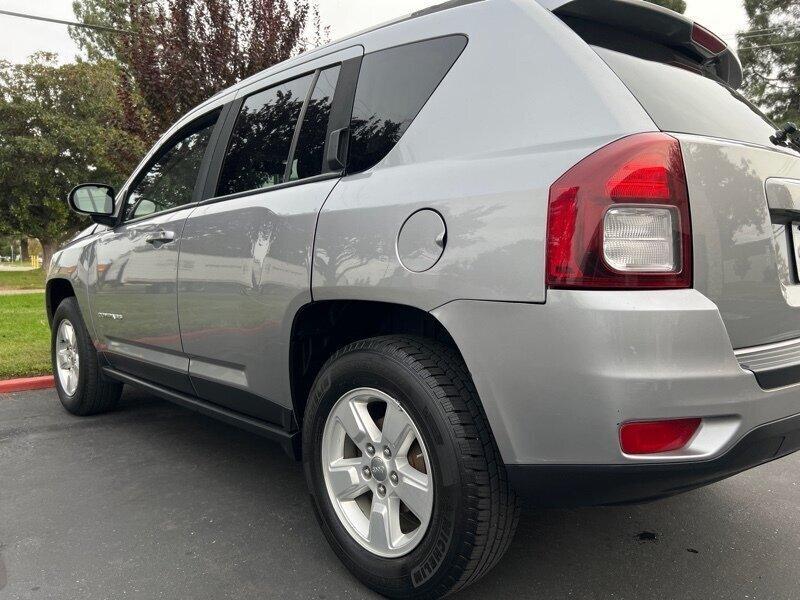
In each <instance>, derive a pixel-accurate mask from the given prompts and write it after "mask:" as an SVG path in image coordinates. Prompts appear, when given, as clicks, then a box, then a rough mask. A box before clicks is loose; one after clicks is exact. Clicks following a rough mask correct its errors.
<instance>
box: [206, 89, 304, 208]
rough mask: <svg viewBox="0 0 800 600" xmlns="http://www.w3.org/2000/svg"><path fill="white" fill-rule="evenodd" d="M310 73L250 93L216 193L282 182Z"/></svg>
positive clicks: (235, 127) (232, 140)
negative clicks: (255, 92) (261, 90)
mask: <svg viewBox="0 0 800 600" xmlns="http://www.w3.org/2000/svg"><path fill="white" fill-rule="evenodd" d="M312 79H313V75H307V76H305V77H301V78H300V79H295V80H293V81H290V82H288V83H283V84H281V85H278V86H275V87H273V88H269V89H267V90H264V91H263V92H259V93H257V94H253V95H252V96H249V97H248V98H247V99H246V100H245V101H244V104H243V105H242V108H241V110H240V111H239V116H238V117H237V119H236V125H235V126H234V128H233V133H232V135H231V141H230V145H229V146H228V153H227V155H226V156H225V162H224V163H223V167H222V173H221V175H220V180H219V185H218V189H217V195H219V196H225V195H227V194H235V193H237V192H244V191H247V190H256V189H261V188H267V187H270V186H273V185H277V184H279V183H283V181H284V174H285V172H286V162H287V160H288V159H289V149H290V147H291V144H292V139H293V138H294V130H295V126H296V125H297V120H298V118H299V117H300V110H301V109H302V108H303V104H304V102H305V100H306V96H307V95H308V88H309V87H310V86H311V81H312Z"/></svg>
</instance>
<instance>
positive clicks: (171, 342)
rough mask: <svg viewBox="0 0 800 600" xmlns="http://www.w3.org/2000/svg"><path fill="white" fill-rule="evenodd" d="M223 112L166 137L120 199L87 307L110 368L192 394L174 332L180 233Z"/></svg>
mask: <svg viewBox="0 0 800 600" xmlns="http://www.w3.org/2000/svg"><path fill="white" fill-rule="evenodd" d="M219 115H220V111H219V110H215V111H212V112H210V113H208V114H206V115H204V116H202V117H200V118H199V119H197V120H195V121H193V122H192V123H190V124H189V125H187V126H186V127H184V128H182V129H181V130H180V131H179V132H178V133H176V134H175V135H173V136H171V137H170V139H169V140H167V141H166V142H165V143H164V144H163V145H162V146H161V147H160V148H159V149H158V151H157V152H156V154H155V155H154V157H153V159H152V160H151V161H150V162H149V164H148V165H146V166H145V167H144V168H143V169H142V171H141V172H140V173H139V174H138V175H137V176H136V178H135V179H134V180H133V182H132V183H131V185H130V186H129V187H128V189H127V190H126V191H125V193H124V194H123V198H124V200H123V206H122V209H121V210H122V211H123V214H122V217H121V219H122V222H121V224H120V225H118V226H117V227H115V228H114V229H111V230H109V231H107V232H106V233H104V234H102V235H101V236H100V237H99V239H98V240H97V242H96V246H95V248H96V260H97V265H96V281H95V285H94V286H93V287H92V289H93V293H92V305H93V308H94V312H95V315H94V316H95V317H96V319H95V323H96V327H97V331H98V333H99V337H100V342H101V345H102V348H103V350H104V352H105V354H106V356H107V358H108V360H109V362H111V364H112V366H114V367H115V368H117V369H119V370H121V371H125V372H127V373H130V374H133V375H137V376H140V377H142V378H144V379H147V380H149V381H153V382H156V383H160V384H162V385H166V386H168V387H170V388H173V389H178V390H181V391H185V392H190V391H191V386H190V385H189V381H188V376H187V367H188V361H187V359H186V358H185V356H183V349H182V346H181V340H180V332H179V328H178V311H177V293H176V278H177V272H178V254H179V249H180V236H181V232H182V231H183V226H184V223H185V221H186V217H187V216H188V215H189V212H190V211H191V208H190V207H191V206H192V203H193V201H195V200H197V199H198V197H199V192H200V190H199V189H198V182H199V175H200V172H201V168H202V166H203V164H204V160H205V159H206V154H207V150H208V148H209V146H210V141H211V139H212V135H213V133H214V131H215V127H216V125H217V121H218V118H219Z"/></svg>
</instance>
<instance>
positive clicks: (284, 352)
mask: <svg viewBox="0 0 800 600" xmlns="http://www.w3.org/2000/svg"><path fill="white" fill-rule="evenodd" d="M362 55H363V49H362V48H361V47H360V46H358V47H354V48H351V49H349V50H346V51H342V52H340V53H337V54H335V55H331V56H329V57H326V58H324V59H318V60H315V61H314V62H312V63H308V64H306V65H303V66H300V67H295V68H293V69H291V70H290V71H289V72H285V73H284V74H282V75H281V76H278V77H271V78H269V79H268V80H266V81H264V82H259V83H255V84H252V85H251V86H249V87H248V88H245V89H244V90H242V91H241V92H240V93H239V94H237V101H235V102H234V104H233V105H232V107H231V110H230V112H229V117H228V120H227V122H226V124H225V131H224V135H223V137H222V140H221V141H220V143H219V144H218V146H217V148H216V149H215V154H214V159H213V160H212V166H211V168H210V171H209V178H208V182H207V186H206V191H205V195H206V200H205V201H204V202H202V203H201V204H200V206H198V207H197V208H196V209H195V210H194V211H192V213H191V215H190V216H189V218H188V220H187V222H186V226H185V228H184V232H183V238H182V242H181V256H180V262H179V268H178V310H179V314H180V325H181V338H182V341H183V348H184V351H185V352H186V353H187V355H188V357H189V361H190V363H189V373H190V377H191V381H192V384H193V386H194V388H195V389H196V391H197V394H198V395H199V396H200V397H202V398H204V399H206V400H209V401H211V402H215V403H217V404H220V405H224V406H226V407H227V408H231V409H233V410H236V411H238V412H240V413H244V414H248V415H251V416H255V417H258V418H260V419H264V420H267V421H270V422H273V423H278V424H281V425H284V426H287V427H288V426H289V425H290V423H289V422H288V419H289V415H290V411H289V409H290V407H291V398H290V392H289V374H288V365H289V348H288V340H289V333H290V330H291V325H292V322H293V320H294V315H295V312H296V311H297V310H298V308H299V307H301V306H303V305H304V304H306V303H308V302H310V301H311V295H310V281H311V250H312V245H313V240H314V230H315V227H316V221H317V214H318V213H319V210H320V209H321V207H322V204H323V203H324V202H325V199H326V198H327V197H328V194H329V193H330V192H331V190H332V189H333V188H334V186H335V185H336V184H337V182H338V180H339V177H340V175H341V171H340V170H339V167H338V166H337V165H335V164H331V163H330V162H329V161H328V160H327V159H326V156H327V155H328V154H329V152H328V150H329V149H330V148H332V147H333V146H334V145H335V148H336V149H338V148H339V147H340V144H339V142H340V140H342V139H343V138H342V134H341V133H340V130H341V129H343V128H346V127H348V125H349V119H350V113H351V111H352V102H353V100H352V97H353V90H354V88H355V82H356V79H357V77H358V69H359V65H360V60H361V56H362ZM345 139H346V138H345ZM342 143H343V141H342ZM332 155H333V156H335V155H336V152H335V151H333V154H332Z"/></svg>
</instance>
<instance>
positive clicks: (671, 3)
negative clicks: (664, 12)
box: [647, 0, 686, 14]
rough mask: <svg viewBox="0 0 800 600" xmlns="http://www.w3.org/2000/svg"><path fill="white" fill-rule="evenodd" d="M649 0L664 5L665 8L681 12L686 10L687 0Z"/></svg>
mask: <svg viewBox="0 0 800 600" xmlns="http://www.w3.org/2000/svg"><path fill="white" fill-rule="evenodd" d="M647 1H648V2H652V3H653V4H658V5H659V6H663V7H665V8H669V9H671V10H674V11H675V12H679V13H681V14H683V13H685V12H686V0H647Z"/></svg>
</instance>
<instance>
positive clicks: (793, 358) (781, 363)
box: [734, 339, 800, 372]
mask: <svg viewBox="0 0 800 600" xmlns="http://www.w3.org/2000/svg"><path fill="white" fill-rule="evenodd" d="M734 354H735V356H736V359H737V360H738V361H739V364H740V365H741V366H742V367H744V368H745V369H749V370H751V371H755V372H759V371H773V370H775V369H783V368H786V367H791V366H794V365H799V364H800V339H793V340H787V341H785V342H777V343H774V344H765V345H763V346H755V347H753V348H742V349H741V350H735V351H734Z"/></svg>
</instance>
